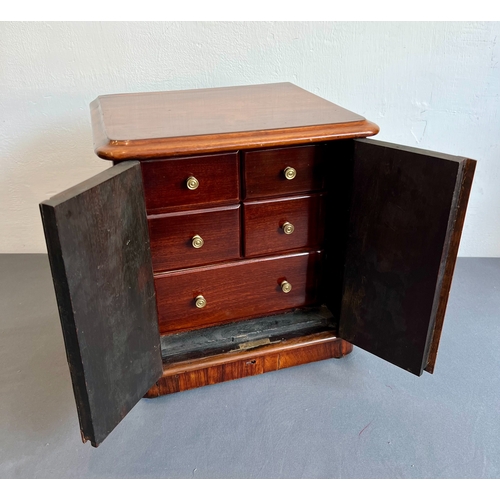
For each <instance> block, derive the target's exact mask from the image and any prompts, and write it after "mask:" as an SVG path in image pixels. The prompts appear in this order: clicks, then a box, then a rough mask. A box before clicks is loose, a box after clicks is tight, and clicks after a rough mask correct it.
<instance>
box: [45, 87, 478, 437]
mask: <svg viewBox="0 0 500 500" xmlns="http://www.w3.org/2000/svg"><path fill="white" fill-rule="evenodd" d="M91 112H92V127H93V133H94V143H95V149H96V153H97V154H98V155H99V156H100V157H101V158H104V159H107V160H112V161H113V162H114V165H113V166H112V167H110V168H108V169H107V170H105V171H103V172H102V173H101V174H99V175H97V176H95V177H93V178H91V179H89V180H88V181H86V182H83V183H82V184H79V185H77V186H75V187H73V188H71V189H69V190H67V191H65V192H63V193H61V194H59V195H57V196H55V197H53V198H51V199H50V200H48V201H46V202H44V203H42V204H41V212H42V219H43V223H44V230H45V236H46V241H47V248H48V252H49V259H50V264H51V269H52V274H53V278H54V286H55V291H56V297H57V301H58V306H59V313H60V318H61V324H62V330H63V335H64V342H65V346H66V351H67V357H68V363H69V367H70V372H71V377H72V382H73V389H74V392H75V399H76V404H77V408H78V415H79V419H80V426H81V431H82V439H83V441H87V440H90V441H91V443H92V445H94V446H97V445H98V444H99V443H101V442H102V441H103V439H105V437H106V436H107V435H108V434H109V432H111V430H112V429H113V428H114V427H115V426H116V425H117V424H118V423H119V422H120V421H121V420H122V419H123V418H124V417H125V415H126V414H127V413H128V412H129V411H130V409H131V408H132V407H133V406H134V405H135V404H136V403H137V402H138V401H139V399H140V398H142V397H143V396H144V395H146V396H147V397H155V396H159V395H163V394H168V393H172V392H177V391H183V390H186V389H191V388H195V387H201V386H204V385H207V384H214V383H218V382H223V381H227V380H233V379H236V378H240V377H246V376H249V375H257V374H261V373H265V372H269V371H273V370H279V369H282V368H286V367H290V366H294V365H298V364H302V363H308V362H312V361H317V360H321V359H327V358H334V357H341V356H344V355H346V354H348V353H349V352H350V351H351V350H352V344H354V345H357V346H359V347H362V348H363V349H365V350H367V351H369V352H372V353H373V354H375V355H377V356H380V357H381V358H383V359H385V360H387V361H389V362H391V363H394V364H396V365H398V366H400V367H401V368H403V369H405V370H408V371H410V372H412V373H414V374H416V375H421V374H422V372H423V370H427V371H429V372H431V373H432V371H433V369H434V364H435V360H436V353H437V347H438V343H439V337H440V333H441V329H442V326H443V320H444V315H445V309H446V302H447V298H448V294H449V290H450V286H451V279H452V274H453V268H454V265H455V260H456V256H457V252H458V246H459V240H460V234H461V230H462V226H463V221H464V218H465V212H466V205H467V200H468V197H469V192H470V188H471V184H472V177H473V173H474V168H475V161H473V160H469V159H465V158H460V157H455V156H447V155H443V154H439V153H432V152H429V151H422V150H417V149H413V148H408V147H403V146H397V145H393V144H387V143H384V142H378V141H374V140H371V139H366V137H368V136H371V135H374V134H376V133H377V132H378V127H377V126H376V125H374V124H373V123H370V122H369V121H367V120H365V119H364V118H363V117H361V116H359V115H356V114H354V113H351V112H349V111H347V110H345V109H342V108H340V107H338V106H336V105H334V104H332V103H330V102H328V101H325V100H324V99H321V98H320V97H317V96H315V95H313V94H310V93H309V92H306V91H305V90H302V89H300V88H298V87H296V86H295V85H292V84H290V83H280V84H270V85H254V86H242V87H228V88H216V89H204V90H189V91H175V92H152V93H140V94H120V95H108V96H102V97H99V98H98V99H96V100H95V101H94V102H93V103H92V105H91Z"/></svg>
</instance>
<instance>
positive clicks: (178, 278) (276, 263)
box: [155, 251, 322, 334]
mask: <svg viewBox="0 0 500 500" xmlns="http://www.w3.org/2000/svg"><path fill="white" fill-rule="evenodd" d="M321 261H322V253H321V252H319V251H316V252H310V253H300V254H290V255H286V256H280V257H267V258H263V259H252V260H246V261H244V260H242V261H237V262H233V263H230V264H224V265H214V266H207V267H202V268H195V269H186V270H183V271H173V272H170V273H165V274H163V275H157V276H155V287H156V301H157V306H158V321H159V327H160V333H162V334H166V333H175V332H178V331H182V330H193V329H196V328H202V327H207V326H214V325H217V324H222V323H229V322H231V321H235V320H239V319H247V318H254V317H258V316H265V315H267V314H269V313H273V312H277V311H284V310H287V309H293V308H295V307H301V306H306V305H312V304H316V303H317V302H318V301H319V294H318V288H319V287H318V284H319V283H318V280H319V279H320V276H321ZM284 282H287V283H288V285H287V283H284ZM290 286H291V290H289V287H290ZM284 290H285V291H284ZM197 302H198V306H197ZM200 306H203V307H200Z"/></svg>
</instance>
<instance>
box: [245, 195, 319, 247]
mask: <svg viewBox="0 0 500 500" xmlns="http://www.w3.org/2000/svg"><path fill="white" fill-rule="evenodd" d="M243 211H244V254H245V257H254V256H258V255H265V254H269V253H278V252H286V251H289V250H295V249H299V248H317V247H321V246H322V245H323V240H324V236H325V226H324V224H325V222H324V212H325V196H324V195H323V194H319V195H307V196H295V197H293V198H279V199H275V200H265V201H253V202H245V203H244V208H243Z"/></svg>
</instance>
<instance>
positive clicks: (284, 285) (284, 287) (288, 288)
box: [281, 280, 292, 293]
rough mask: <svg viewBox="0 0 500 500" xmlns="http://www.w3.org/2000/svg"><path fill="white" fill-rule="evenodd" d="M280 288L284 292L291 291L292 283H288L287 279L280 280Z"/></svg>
mask: <svg viewBox="0 0 500 500" xmlns="http://www.w3.org/2000/svg"><path fill="white" fill-rule="evenodd" d="M281 289H282V290H283V292H284V293H289V292H291V291H292V285H290V283H288V281H286V280H285V281H282V282H281Z"/></svg>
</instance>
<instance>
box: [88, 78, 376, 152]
mask: <svg viewBox="0 0 500 500" xmlns="http://www.w3.org/2000/svg"><path fill="white" fill-rule="evenodd" d="M90 107H91V114H92V131H93V136H94V148H95V151H96V154H97V155H99V156H100V157H101V158H104V159H107V160H114V161H117V160H124V159H146V158H158V157H162V156H178V155H188V154H195V153H209V152H217V151H231V150H237V149H240V148H246V149H252V148H261V147H267V146H274V145H285V144H288V145H292V144H306V143H309V142H310V141H322V140H325V141H326V140H334V139H343V138H352V137H367V136H369V135H374V134H376V133H377V132H378V130H379V128H378V127H377V125H375V124H373V123H370V122H368V121H366V120H365V119H364V118H363V117H362V116H360V115H357V114H355V113H352V112H350V111H348V110H346V109H344V108H341V107H339V106H337V105H335V104H333V103H331V102H329V101H327V100H325V99H322V98H321V97H318V96H316V95H314V94H311V93H310V92H307V91H306V90H304V89H301V88H299V87H297V86H295V85H293V84H291V83H273V84H264V85H247V86H240V87H224V88H212V89H195V90H181V91H169V92H143V93H135V94H115V95H105V96H100V97H98V98H97V99H96V100H95V101H93V102H92V104H91V106H90Z"/></svg>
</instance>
